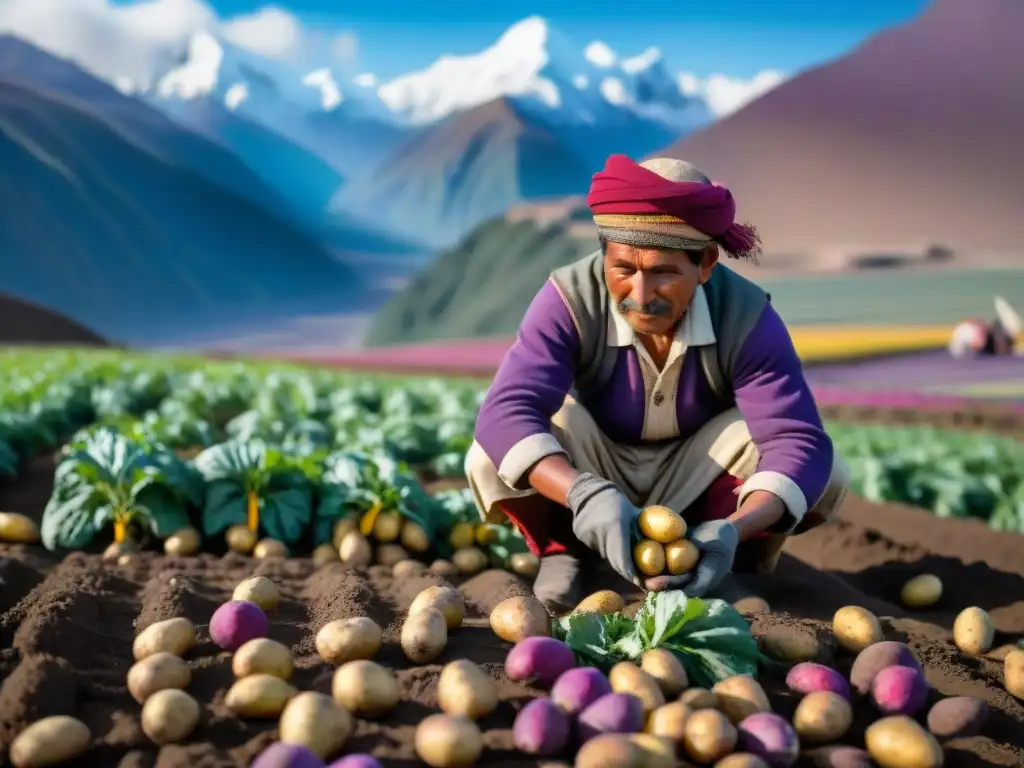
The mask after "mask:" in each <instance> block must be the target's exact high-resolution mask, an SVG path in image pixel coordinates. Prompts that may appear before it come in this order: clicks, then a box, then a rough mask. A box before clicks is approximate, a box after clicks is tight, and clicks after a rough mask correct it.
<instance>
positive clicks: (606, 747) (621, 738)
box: [573, 733, 660, 768]
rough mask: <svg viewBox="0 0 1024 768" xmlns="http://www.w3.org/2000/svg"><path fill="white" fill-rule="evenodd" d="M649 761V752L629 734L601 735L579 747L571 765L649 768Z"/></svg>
mask: <svg viewBox="0 0 1024 768" xmlns="http://www.w3.org/2000/svg"><path fill="white" fill-rule="evenodd" d="M651 761H652V755H651V753H650V751H649V750H647V749H645V748H644V746H643V745H642V744H639V743H637V742H636V741H635V740H634V739H631V738H630V737H629V734H624V733H602V734H600V735H599V736H594V737H593V738H591V739H588V740H587V741H586V743H584V745H583V746H582V747H580V751H579V752H577V753H576V762H575V763H574V764H573V765H574V767H575V768H612V766H615V768H651ZM658 768H660V763H659V765H658Z"/></svg>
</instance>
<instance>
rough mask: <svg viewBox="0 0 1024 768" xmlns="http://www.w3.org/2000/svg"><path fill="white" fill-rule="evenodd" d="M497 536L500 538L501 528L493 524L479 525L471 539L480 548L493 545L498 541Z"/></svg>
mask: <svg viewBox="0 0 1024 768" xmlns="http://www.w3.org/2000/svg"><path fill="white" fill-rule="evenodd" d="M499 536H501V527H500V526H498V525H495V524H494V523H481V524H480V525H478V526H477V527H476V530H475V531H474V532H473V538H474V539H475V540H476V543H477V544H478V545H479V546H481V547H486V546H487V545H488V544H493V543H494V542H496V541H497V540H498V537H499Z"/></svg>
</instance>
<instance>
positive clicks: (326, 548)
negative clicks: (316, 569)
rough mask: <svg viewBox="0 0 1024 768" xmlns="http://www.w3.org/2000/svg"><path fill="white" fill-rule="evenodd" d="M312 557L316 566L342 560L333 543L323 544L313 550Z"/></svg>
mask: <svg viewBox="0 0 1024 768" xmlns="http://www.w3.org/2000/svg"><path fill="white" fill-rule="evenodd" d="M311 557H312V558H313V564H314V565H316V566H323V565H330V564H331V563H337V562H340V561H341V558H339V557H338V550H337V549H336V548H335V547H334V546H333V545H332V544H321V545H320V546H318V547H317V548H316V549H314V550H313V554H312V555H311Z"/></svg>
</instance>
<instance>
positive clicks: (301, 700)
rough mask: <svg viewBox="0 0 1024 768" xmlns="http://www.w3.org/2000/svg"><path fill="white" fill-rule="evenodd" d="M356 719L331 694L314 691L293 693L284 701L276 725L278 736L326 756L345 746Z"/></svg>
mask: <svg viewBox="0 0 1024 768" xmlns="http://www.w3.org/2000/svg"><path fill="white" fill-rule="evenodd" d="M353 730H355V720H354V719H353V718H352V715H351V713H350V712H349V711H348V710H347V709H345V708H344V707H342V706H340V705H339V704H337V703H336V702H335V701H334V699H332V698H331V697H330V696H325V695H324V694H322V693H316V692H314V691H303V692H302V693H299V694H296V695H295V696H293V697H292V698H291V700H290V701H289V702H288V703H287V704H285V707H284V710H283V711H282V712H281V720H280V721H279V722H278V724H277V732H278V738H279V739H280V740H281V741H283V742H284V743H285V744H296V745H298V746H302V747H305V748H306V749H308V750H310V751H311V752H314V753H316V754H317V755H319V756H320V757H321V758H324V759H326V758H328V757H330V756H331V755H333V754H334V753H335V752H337V751H338V750H340V749H341V748H342V747H343V746H345V742H346V741H348V738H349V736H351V735H352V731H353Z"/></svg>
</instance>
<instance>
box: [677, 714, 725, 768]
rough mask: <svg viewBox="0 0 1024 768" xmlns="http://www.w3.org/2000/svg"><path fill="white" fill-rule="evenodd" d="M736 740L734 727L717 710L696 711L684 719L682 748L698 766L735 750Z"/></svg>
mask: <svg viewBox="0 0 1024 768" xmlns="http://www.w3.org/2000/svg"><path fill="white" fill-rule="evenodd" d="M738 740H739V732H738V731H737V730H736V726H734V725H733V724H732V723H731V722H729V718H727V717H726V716H725V715H723V714H722V713H721V712H719V711H718V710H717V709H698V710H697V711H696V712H693V713H692V714H691V715H690V716H689V717H688V718H686V725H685V726H684V729H683V746H684V747H685V748H686V753H687V754H688V755H689V756H690V757H691V758H693V760H694V762H696V763H699V764H700V765H704V764H706V763H713V762H715V761H716V760H720V759H721V758H723V757H725V756H726V755H728V754H729V753H730V752H732V751H733V750H734V749H735V748H736V742H737V741H738Z"/></svg>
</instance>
